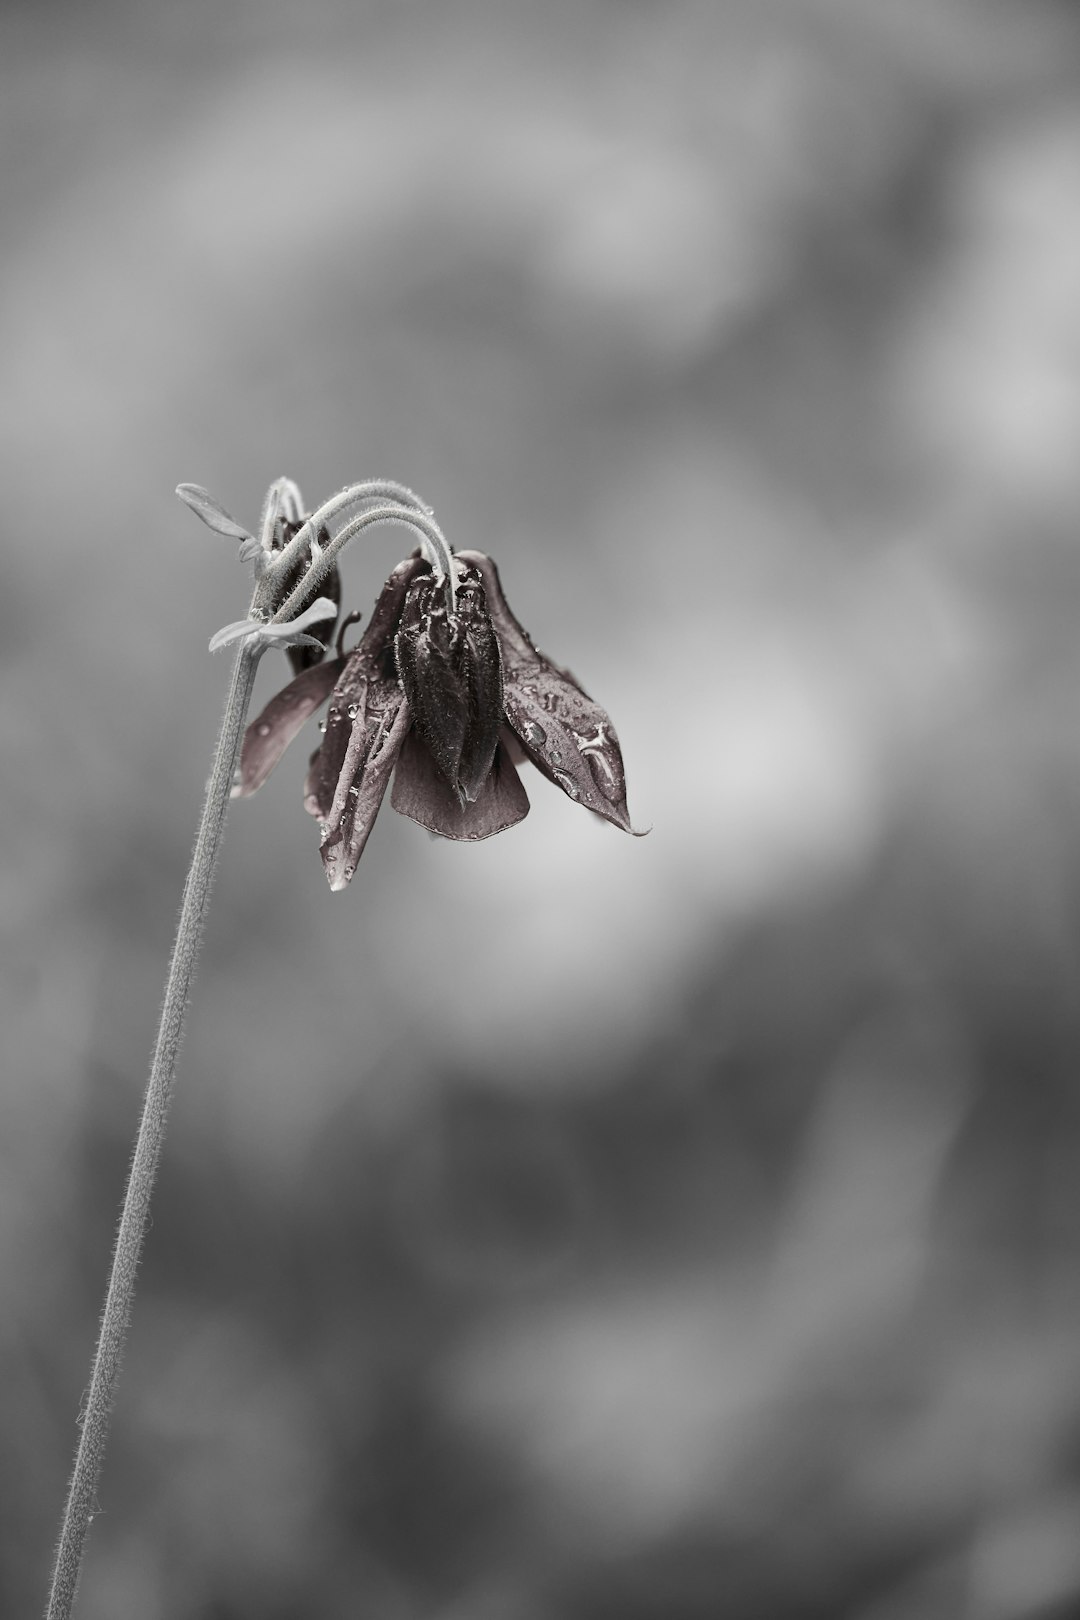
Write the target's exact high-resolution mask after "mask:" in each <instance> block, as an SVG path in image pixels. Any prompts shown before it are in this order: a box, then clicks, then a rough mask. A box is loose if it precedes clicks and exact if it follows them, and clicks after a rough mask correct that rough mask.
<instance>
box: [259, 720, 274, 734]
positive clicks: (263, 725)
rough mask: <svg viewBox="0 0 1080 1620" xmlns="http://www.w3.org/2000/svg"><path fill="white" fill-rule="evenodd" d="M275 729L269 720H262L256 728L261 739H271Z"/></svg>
mask: <svg viewBox="0 0 1080 1620" xmlns="http://www.w3.org/2000/svg"><path fill="white" fill-rule="evenodd" d="M273 729H274V728H273V726H272V725H271V724H270V722H269V720H260V721H259V724H258V725H257V726H256V727H255V730H256V731H257V732H258V734H259V736H260V737H269V735H270V733H271V732H272V731H273Z"/></svg>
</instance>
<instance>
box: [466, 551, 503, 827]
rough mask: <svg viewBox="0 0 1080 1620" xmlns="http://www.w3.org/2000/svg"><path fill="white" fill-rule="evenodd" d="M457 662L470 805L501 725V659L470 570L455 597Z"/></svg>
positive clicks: (488, 768) (488, 767)
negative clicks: (465, 716)
mask: <svg viewBox="0 0 1080 1620" xmlns="http://www.w3.org/2000/svg"><path fill="white" fill-rule="evenodd" d="M457 618H458V642H457V648H456V651H457V658H456V663H457V667H458V670H459V672H460V675H461V679H462V681H463V682H464V686H465V692H466V697H467V701H468V726H467V728H466V732H465V742H464V746H463V747H462V750H461V765H460V767H459V770H458V786H459V787H460V788H461V791H462V793H463V794H464V795H465V798H466V800H467V801H468V802H469V803H470V804H471V803H472V802H473V801H474V800H475V799H476V797H477V796H478V794H479V793H480V790H481V789H482V787H483V785H484V783H485V781H486V780H487V778H488V775H489V773H490V771H491V766H492V762H493V761H494V758H495V750H496V748H497V747H498V743H499V730H500V727H501V726H502V723H503V680H502V658H501V656H500V654H499V638H498V636H497V635H496V634H495V627H494V625H493V624H492V622H491V618H490V615H489V614H488V610H487V601H486V598H485V594H484V587H483V585H482V584H481V582H480V576H479V574H478V573H477V572H476V571H475V570H466V571H465V573H464V574H463V576H462V580H461V583H460V584H459V587H458V596H457Z"/></svg>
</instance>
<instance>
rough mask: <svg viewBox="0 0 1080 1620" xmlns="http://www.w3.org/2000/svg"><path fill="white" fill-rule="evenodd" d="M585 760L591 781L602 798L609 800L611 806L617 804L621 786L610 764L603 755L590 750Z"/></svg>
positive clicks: (620, 795) (620, 796)
mask: <svg viewBox="0 0 1080 1620" xmlns="http://www.w3.org/2000/svg"><path fill="white" fill-rule="evenodd" d="M585 758H586V759H587V760H588V762H589V769H590V771H591V772H592V776H593V781H594V782H595V783H596V785H597V787H598V788H599V789H600V791H601V793H602V794H603V795H604V798H605V799H610V800H611V802H612V804H618V803H619V800H620V799H621V798H622V784H621V782H620V781H619V779H618V777H617V775H616V773H615V771H614V769H613V768H612V766H611V764H610V762H609V761H608V760H607V759H606V758H605V756H604V755H603V754H600V753H597V751H596V750H595V749H590V750H589V752H588V753H587V754H586V755H585Z"/></svg>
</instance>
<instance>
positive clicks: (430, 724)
mask: <svg viewBox="0 0 1080 1620" xmlns="http://www.w3.org/2000/svg"><path fill="white" fill-rule="evenodd" d="M454 628H456V626H455V627H454ZM454 651H455V648H454V645H453V631H452V627H451V623H450V620H449V617H448V615H447V611H446V607H445V605H444V603H443V599H442V592H441V590H439V588H438V586H437V585H435V583H434V581H433V580H432V578H431V576H430V575H428V576H422V577H420V578H418V579H416V580H414V581H413V583H412V585H410V587H409V593H408V595H407V597H406V598H405V607H404V610H403V613H402V620H401V629H400V630H399V631H398V633H397V638H396V640H395V642H394V657H395V659H396V660H397V671H398V677H399V679H400V681H401V684H402V686H403V687H404V688H405V692H406V695H407V696H408V699H409V703H410V705H411V707H412V711H413V715H414V716H415V720H416V729H417V731H418V732H419V733H420V735H421V737H422V738H423V740H424V742H425V743H426V744H427V746H428V748H429V749H430V750H431V755H432V758H433V759H434V761H435V763H436V765H437V766H438V767H439V770H440V771H441V772H442V774H443V776H444V777H445V779H446V781H447V783H449V784H450V787H451V788H452V790H453V792H454V793H455V795H458V796H459V797H461V798H463V797H464V795H463V794H458V778H459V773H460V769H461V753H462V749H463V748H464V746H465V737H466V733H467V732H468V729H469V694H468V690H467V688H466V685H465V682H464V681H463V679H462V677H461V674H460V672H459V670H458V667H457V660H456V659H455V657H454Z"/></svg>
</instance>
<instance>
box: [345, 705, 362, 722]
mask: <svg viewBox="0 0 1080 1620" xmlns="http://www.w3.org/2000/svg"><path fill="white" fill-rule="evenodd" d="M345 713H346V714H347V715H348V717H349V719H350V720H355V719H356V717H357V715H358V714H359V713H360V705H359V703H350V704H349V707H348V708H347V709H346V710H345Z"/></svg>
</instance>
